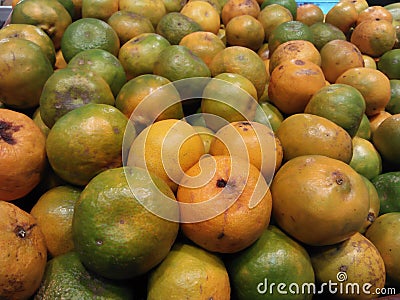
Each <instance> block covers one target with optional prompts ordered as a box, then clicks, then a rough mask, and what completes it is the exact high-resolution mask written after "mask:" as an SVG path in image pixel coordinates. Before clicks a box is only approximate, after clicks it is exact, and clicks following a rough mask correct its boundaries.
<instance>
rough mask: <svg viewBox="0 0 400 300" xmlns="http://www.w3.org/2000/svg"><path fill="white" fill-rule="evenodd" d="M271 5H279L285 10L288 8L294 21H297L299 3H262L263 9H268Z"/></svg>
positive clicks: (292, 0) (270, 0)
mask: <svg viewBox="0 0 400 300" xmlns="http://www.w3.org/2000/svg"><path fill="white" fill-rule="evenodd" d="M271 4H279V5H281V6H283V7H285V8H287V9H288V10H289V11H290V13H291V14H292V16H293V19H294V20H295V19H296V17H297V3H296V1H295V0H264V1H263V2H262V3H261V9H263V8H265V7H267V6H268V5H271Z"/></svg>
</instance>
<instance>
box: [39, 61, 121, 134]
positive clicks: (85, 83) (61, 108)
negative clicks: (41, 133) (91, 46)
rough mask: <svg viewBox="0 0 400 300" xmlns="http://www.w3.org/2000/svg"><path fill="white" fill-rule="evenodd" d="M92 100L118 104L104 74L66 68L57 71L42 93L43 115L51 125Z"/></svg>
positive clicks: (46, 122)
mask: <svg viewBox="0 0 400 300" xmlns="http://www.w3.org/2000/svg"><path fill="white" fill-rule="evenodd" d="M89 103H105V104H108V105H114V96H113V93H112V91H111V88H110V86H109V85H108V83H107V82H106V81H105V80H104V79H103V77H101V75H99V74H97V73H93V72H88V71H87V70H86V69H84V68H82V69H79V68H65V69H60V70H58V71H57V72H54V73H53V75H52V76H50V77H49V79H48V80H47V81H46V84H45V86H44V87H43V90H42V94H41V96H40V115H41V117H42V120H43V122H44V123H45V124H46V126H47V127H49V128H52V127H53V125H54V124H55V123H56V121H58V120H59V119H60V118H61V117H62V116H64V115H65V114H66V113H68V112H70V111H71V110H74V109H76V108H78V107H81V106H84V105H86V104H89Z"/></svg>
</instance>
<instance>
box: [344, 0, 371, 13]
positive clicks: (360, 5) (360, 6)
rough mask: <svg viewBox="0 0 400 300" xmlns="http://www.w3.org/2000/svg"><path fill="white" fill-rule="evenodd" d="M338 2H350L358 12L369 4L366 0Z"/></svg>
mask: <svg viewBox="0 0 400 300" xmlns="http://www.w3.org/2000/svg"><path fill="white" fill-rule="evenodd" d="M339 2H348V3H352V4H353V5H354V7H355V8H356V10H357V12H358V13H360V12H362V11H363V10H364V9H367V8H368V6H369V4H368V1H367V0H340V1H339Z"/></svg>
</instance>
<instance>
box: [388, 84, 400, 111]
mask: <svg viewBox="0 0 400 300" xmlns="http://www.w3.org/2000/svg"><path fill="white" fill-rule="evenodd" d="M385 110H386V111H388V112H389V113H391V114H398V113H400V80H398V79H391V80H390V101H389V103H388V104H387V105H386V108H385Z"/></svg>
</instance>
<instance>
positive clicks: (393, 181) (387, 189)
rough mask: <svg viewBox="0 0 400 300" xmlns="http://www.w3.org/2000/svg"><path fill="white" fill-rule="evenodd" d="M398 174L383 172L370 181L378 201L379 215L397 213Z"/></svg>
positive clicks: (399, 174) (399, 184)
mask: <svg viewBox="0 0 400 300" xmlns="http://www.w3.org/2000/svg"><path fill="white" fill-rule="evenodd" d="M399 178H400V172H399V171H384V172H383V173H381V174H379V175H378V176H376V177H375V178H373V179H372V180H371V183H372V184H373V186H374V187H375V189H376V192H377V194H378V199H379V201H380V214H381V215H383V214H386V213H390V212H397V211H399V201H398V199H399V195H400V188H399V186H400V180H399Z"/></svg>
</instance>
